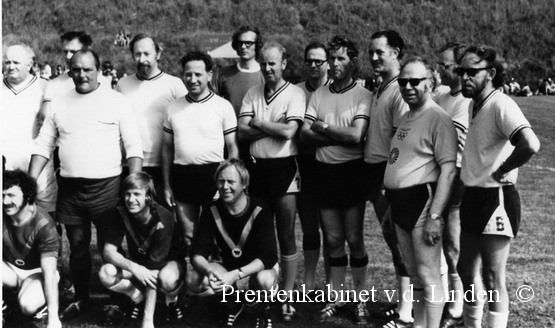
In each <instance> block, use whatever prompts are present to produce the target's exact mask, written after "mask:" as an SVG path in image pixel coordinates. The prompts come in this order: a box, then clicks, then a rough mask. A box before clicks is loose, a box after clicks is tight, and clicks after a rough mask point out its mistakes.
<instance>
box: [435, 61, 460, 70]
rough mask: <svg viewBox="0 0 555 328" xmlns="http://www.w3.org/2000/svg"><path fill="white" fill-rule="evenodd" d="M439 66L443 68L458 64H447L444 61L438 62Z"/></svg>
mask: <svg viewBox="0 0 555 328" xmlns="http://www.w3.org/2000/svg"><path fill="white" fill-rule="evenodd" d="M437 66H439V67H441V68H443V69H449V67H453V66H457V64H445V63H442V62H437Z"/></svg>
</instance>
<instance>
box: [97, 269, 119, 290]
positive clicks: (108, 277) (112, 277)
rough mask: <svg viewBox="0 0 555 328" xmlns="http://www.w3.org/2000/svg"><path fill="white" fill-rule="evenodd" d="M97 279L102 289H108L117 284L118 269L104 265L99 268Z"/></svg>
mask: <svg viewBox="0 0 555 328" xmlns="http://www.w3.org/2000/svg"><path fill="white" fill-rule="evenodd" d="M98 277H99V278H100V282H101V283H102V285H103V286H104V287H106V288H110V287H112V286H113V285H115V284H116V283H117V280H118V268H116V267H115V266H114V265H113V264H110V263H106V264H104V265H103V266H102V267H101V268H100V271H99V272H98Z"/></svg>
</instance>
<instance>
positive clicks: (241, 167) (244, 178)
mask: <svg viewBox="0 0 555 328" xmlns="http://www.w3.org/2000/svg"><path fill="white" fill-rule="evenodd" d="M231 166H233V167H235V169H236V170H237V172H238V173H239V177H240V178H241V183H243V185H244V186H245V187H246V188H247V189H248V187H249V183H250V179H251V176H250V174H249V171H248V170H247V166H246V165H245V162H243V161H242V160H240V159H237V158H230V159H228V160H225V161H223V162H222V163H221V164H220V165H219V166H218V168H217V169H216V172H214V180H215V181H216V183H218V176H219V175H220V173H222V171H223V170H225V169H226V168H228V167H231Z"/></svg>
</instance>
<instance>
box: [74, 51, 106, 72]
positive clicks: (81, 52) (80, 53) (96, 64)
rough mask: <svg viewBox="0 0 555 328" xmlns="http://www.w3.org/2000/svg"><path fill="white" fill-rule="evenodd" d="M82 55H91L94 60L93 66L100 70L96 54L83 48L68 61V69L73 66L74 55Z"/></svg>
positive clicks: (98, 58)
mask: <svg viewBox="0 0 555 328" xmlns="http://www.w3.org/2000/svg"><path fill="white" fill-rule="evenodd" d="M84 54H91V55H92V56H93V58H94V66H95V67H96V69H97V70H99V69H100V57H98V54H97V53H96V52H95V51H94V50H92V49H87V48H83V49H81V50H79V51H77V52H76V53H75V54H74V55H73V57H71V60H70V61H69V69H71V65H73V60H74V58H75V56H76V55H84Z"/></svg>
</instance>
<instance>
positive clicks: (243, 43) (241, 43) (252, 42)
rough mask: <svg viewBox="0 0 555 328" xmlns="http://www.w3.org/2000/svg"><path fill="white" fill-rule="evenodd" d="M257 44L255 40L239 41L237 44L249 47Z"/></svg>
mask: <svg viewBox="0 0 555 328" xmlns="http://www.w3.org/2000/svg"><path fill="white" fill-rule="evenodd" d="M254 44H255V42H254V41H237V45H238V46H239V48H240V47H242V46H245V47H247V48H250V47H252V46H253V45H254Z"/></svg>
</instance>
